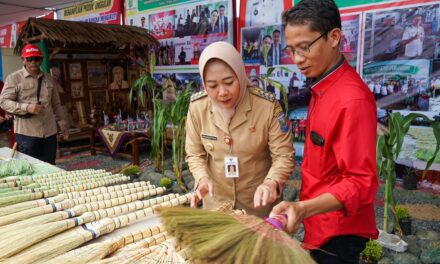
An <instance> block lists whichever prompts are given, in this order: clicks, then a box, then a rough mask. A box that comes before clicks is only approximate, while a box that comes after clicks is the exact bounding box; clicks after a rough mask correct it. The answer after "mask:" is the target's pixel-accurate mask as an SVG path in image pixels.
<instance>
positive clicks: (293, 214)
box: [269, 202, 306, 233]
mask: <svg viewBox="0 0 440 264" xmlns="http://www.w3.org/2000/svg"><path fill="white" fill-rule="evenodd" d="M280 214H285V215H287V225H286V228H285V229H286V231H287V232H289V233H293V232H296V230H298V228H299V226H300V224H301V223H302V221H303V220H304V216H305V215H306V210H305V208H304V206H303V205H302V204H301V203H300V202H281V203H279V204H277V205H276V206H275V207H274V208H273V209H272V212H271V213H270V215H269V217H273V216H274V215H280Z"/></svg>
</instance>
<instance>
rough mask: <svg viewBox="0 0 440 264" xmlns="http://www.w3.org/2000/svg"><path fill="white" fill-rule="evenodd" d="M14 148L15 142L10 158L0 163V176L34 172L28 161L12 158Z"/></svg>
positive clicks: (15, 147) (15, 146)
mask: <svg viewBox="0 0 440 264" xmlns="http://www.w3.org/2000/svg"><path fill="white" fill-rule="evenodd" d="M16 149H17V142H15V143H14V146H13V147H12V152H11V158H10V159H8V160H5V161H3V162H1V163H0V177H4V176H11V175H22V174H28V175H30V174H32V173H33V172H34V168H33V167H32V164H31V163H30V162H29V161H27V160H24V159H23V160H20V159H14V155H15V151H16Z"/></svg>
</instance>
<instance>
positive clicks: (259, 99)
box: [186, 42, 294, 216]
mask: <svg viewBox="0 0 440 264" xmlns="http://www.w3.org/2000/svg"><path fill="white" fill-rule="evenodd" d="M199 70H200V73H201V78H202V82H203V84H204V87H205V89H204V91H202V92H199V93H196V94H194V95H193V96H192V98H191V104H190V106H189V111H188V120H187V136H186V153H187V161H188V164H189V169H190V171H191V173H192V174H193V176H194V178H195V195H193V197H192V201H191V206H192V207H196V206H197V204H198V203H199V201H200V200H201V199H203V207H204V208H205V209H208V210H211V209H216V208H218V207H219V206H220V205H222V204H223V203H225V202H231V203H232V204H233V205H234V207H235V208H236V209H245V210H246V211H247V212H248V213H249V214H254V215H258V216H266V215H268V213H269V212H270V210H271V208H272V207H273V205H274V202H275V201H276V200H277V199H278V198H279V197H280V194H281V190H282V187H283V184H284V182H285V181H286V180H287V178H288V177H289V175H290V174H291V172H292V170H293V167H294V160H293V158H294V150H293V147H292V142H291V138H290V134H289V133H288V128H287V127H286V122H285V117H284V114H283V112H282V109H281V106H280V104H279V103H278V101H277V100H276V98H275V95H274V94H272V93H267V92H264V91H262V90H260V89H259V88H257V87H251V86H249V85H248V79H247V77H246V72H245V68H244V64H243V61H242V59H241V57H240V54H239V53H238V52H237V51H236V49H235V48H234V47H233V46H232V45H230V44H229V43H226V42H216V43H213V44H211V45H209V46H208V47H206V48H205V50H204V51H203V53H202V55H201V57H200V60H199ZM231 165H232V166H234V168H235V170H234V172H233V173H230V171H229V170H228V168H229V167H230V166H231Z"/></svg>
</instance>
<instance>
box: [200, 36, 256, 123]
mask: <svg viewBox="0 0 440 264" xmlns="http://www.w3.org/2000/svg"><path fill="white" fill-rule="evenodd" d="M212 59H219V60H221V61H223V62H224V63H226V65H228V66H229V67H230V68H231V69H232V71H233V72H234V73H235V75H236V76H237V79H238V81H239V84H240V95H239V98H238V100H237V103H236V105H235V106H234V107H233V108H223V107H222V106H221V105H219V104H217V103H216V102H215V101H214V100H212V104H213V106H214V108H215V110H217V111H218V112H219V113H220V115H221V116H222V118H223V121H224V122H225V123H226V125H229V123H230V122H231V119H232V117H233V116H234V114H235V111H236V109H237V108H238V106H239V105H240V103H241V102H242V101H243V98H244V96H245V95H246V91H247V87H248V78H247V76H246V70H245V68H244V63H243V60H242V59H241V56H240V53H238V51H237V50H236V49H235V48H234V46H232V45H231V44H229V43H227V42H223V41H219V42H214V43H212V44H211V45H209V46H208V47H206V48H205V49H204V50H203V52H202V54H201V55H200V59H199V71H200V76H201V78H202V83H203V84H205V80H204V79H203V75H204V71H205V67H206V65H207V64H208V62H209V61H210V60H212ZM205 89H206V88H205Z"/></svg>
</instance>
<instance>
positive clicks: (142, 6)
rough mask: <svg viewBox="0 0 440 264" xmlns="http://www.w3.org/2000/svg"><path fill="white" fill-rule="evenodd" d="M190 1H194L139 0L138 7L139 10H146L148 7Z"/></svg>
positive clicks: (189, 0)
mask: <svg viewBox="0 0 440 264" xmlns="http://www.w3.org/2000/svg"><path fill="white" fill-rule="evenodd" d="M190 2H194V0H139V2H138V9H139V11H146V10H149V9H155V8H163V7H166V6H171V5H176V4H183V3H190Z"/></svg>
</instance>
